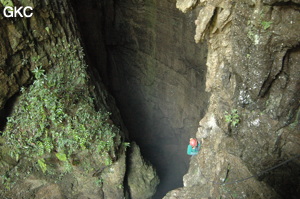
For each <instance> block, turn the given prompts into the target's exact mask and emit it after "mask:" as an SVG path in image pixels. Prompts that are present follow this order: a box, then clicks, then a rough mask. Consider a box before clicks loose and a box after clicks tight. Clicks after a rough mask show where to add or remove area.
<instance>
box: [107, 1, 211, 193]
mask: <svg viewBox="0 0 300 199" xmlns="http://www.w3.org/2000/svg"><path fill="white" fill-rule="evenodd" d="M114 8H115V12H114V13H108V14H109V15H108V17H106V18H107V19H108V21H107V23H106V28H105V29H104V32H106V45H107V49H108V57H109V64H110V65H109V68H108V69H107V74H108V77H109V81H108V84H107V85H108V87H109V88H110V90H111V93H112V94H113V95H114V96H115V98H116V101H117V105H118V107H119V108H120V110H121V113H122V116H123V119H124V122H125V124H126V126H127V127H128V130H129V132H130V137H131V138H132V139H133V140H135V141H136V142H137V144H138V145H139V146H141V152H142V154H143V155H144V156H145V157H146V158H147V159H148V160H149V161H151V163H153V164H154V166H155V167H156V169H157V172H158V174H159V176H160V185H159V187H158V193H157V195H156V196H155V197H156V198H162V197H163V195H164V194H165V193H166V192H167V191H168V190H170V189H173V188H176V187H179V186H182V176H183V174H184V173H185V172H187V169H188V161H189V158H190V157H189V156H188V155H186V147H187V143H188V140H189V138H190V137H191V136H194V135H195V134H194V132H195V131H196V130H197V126H198V124H197V123H198V120H199V119H198V118H201V117H202V116H203V115H204V113H205V110H206V107H207V104H208V93H206V92H205V90H204V88H205V73H206V67H205V62H206V54H207V48H206V46H205V44H195V43H194V41H193V35H194V28H195V25H194V17H196V15H195V14H197V11H194V12H191V13H190V14H189V15H184V14H182V13H180V12H179V11H178V10H177V9H176V7H175V1H170V2H168V1H160V0H154V1H153V0H146V1H126V0H125V1H115V4H114Z"/></svg>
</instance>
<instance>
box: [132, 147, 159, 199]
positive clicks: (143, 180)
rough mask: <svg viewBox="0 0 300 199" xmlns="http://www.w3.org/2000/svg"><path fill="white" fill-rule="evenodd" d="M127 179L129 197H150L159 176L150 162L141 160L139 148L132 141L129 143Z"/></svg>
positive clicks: (133, 198)
mask: <svg viewBox="0 0 300 199" xmlns="http://www.w3.org/2000/svg"><path fill="white" fill-rule="evenodd" d="M130 150H131V152H130V156H129V161H130V162H129V166H128V171H127V172H128V173H127V181H128V187H129V193H130V198H132V199H139V198H151V196H152V195H153V193H155V191H156V186H157V185H158V184H159V178H158V176H157V175H155V174H156V172H155V171H154V170H153V167H152V166H151V164H149V163H147V162H146V161H145V160H143V158H142V156H141V152H140V148H139V147H138V146H137V145H136V144H135V143H134V142H133V143H132V144H131V149H130Z"/></svg>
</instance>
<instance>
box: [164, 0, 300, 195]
mask: <svg viewBox="0 0 300 199" xmlns="http://www.w3.org/2000/svg"><path fill="white" fill-rule="evenodd" d="M190 2H192V1H190ZM186 6H187V7H189V6H190V4H189V3H188V1H187V3H186ZM198 6H199V7H201V10H200V12H199V16H198V18H197V20H196V21H195V23H196V25H197V28H196V34H195V41H196V42H198V41H200V40H202V39H207V42H208V58H207V67H208V68H207V76H206V80H207V81H206V90H207V91H209V92H210V93H211V97H210V104H209V108H208V112H207V114H206V115H205V117H204V118H203V119H202V120H201V121H200V123H199V125H200V127H199V128H198V132H197V138H198V139H200V138H204V143H203V145H202V149H201V152H200V153H199V154H198V155H197V156H196V157H194V158H193V159H192V161H191V162H190V168H189V172H188V173H187V174H186V175H185V176H184V178H183V179H184V186H183V188H180V189H177V190H173V191H171V192H169V193H168V194H167V195H166V196H165V197H164V198H165V199H167V198H218V197H222V198H287V197H288V198H298V197H299V196H300V192H299V190H300V187H299V178H298V177H295V176H299V164H300V162H299V161H300V160H299V158H295V157H299V156H297V155H299V152H300V148H299V139H300V137H299V133H298V132H299V128H300V126H299V105H300V103H299V93H298V90H299V86H300V68H299V59H300V51H299V43H300V39H299V38H300V37H299V27H300V24H299V23H300V21H299V1H291V2H285V1H226V0H224V1H205V0H204V1H199V2H198ZM181 9H182V11H186V10H187V9H189V8H184V7H182V6H181ZM208 16H209V17H208ZM207 17H208V18H209V19H208V18H207ZM200 19H204V21H203V20H202V21H201V20H200ZM296 65H297V66H296ZM225 111H227V112H228V113H225ZM226 120H227V121H228V122H229V123H228V122H226ZM284 160H290V161H289V163H288V164H284V165H281V166H280V167H276V169H275V168H274V169H271V171H270V170H269V168H272V167H274V166H276V165H278V164H279V163H280V162H282V161H284ZM265 170H268V171H269V172H267V173H261V172H263V171H265ZM253 175H254V176H253ZM251 176H253V177H252V178H250V179H248V180H246V179H247V177H251ZM258 176H259V177H258ZM236 181H238V182H236Z"/></svg>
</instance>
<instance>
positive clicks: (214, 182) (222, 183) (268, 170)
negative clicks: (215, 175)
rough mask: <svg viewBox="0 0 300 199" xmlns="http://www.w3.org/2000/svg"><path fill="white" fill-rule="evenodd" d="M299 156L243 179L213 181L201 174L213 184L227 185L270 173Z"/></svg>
mask: <svg viewBox="0 0 300 199" xmlns="http://www.w3.org/2000/svg"><path fill="white" fill-rule="evenodd" d="M299 157H300V155H297V156H295V157H293V158H290V159H288V160H286V161H284V162H281V163H279V164H277V165H275V166H273V167H271V168H268V169H266V170H264V171H262V172H260V173H259V174H254V175H252V176H249V177H246V178H241V179H238V180H233V181H230V182H216V181H211V180H208V179H207V178H206V177H205V176H204V175H203V173H202V172H201V175H202V176H203V177H204V178H205V179H206V181H208V182H212V183H213V184H217V185H226V184H234V183H240V182H243V181H246V180H249V179H250V178H254V177H259V176H261V175H262V174H264V173H268V172H270V171H272V170H274V169H277V168H278V167H280V166H282V165H284V164H287V163H288V162H290V161H292V160H294V159H297V158H299Z"/></svg>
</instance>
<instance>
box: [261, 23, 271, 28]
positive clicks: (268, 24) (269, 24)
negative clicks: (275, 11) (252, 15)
mask: <svg viewBox="0 0 300 199" xmlns="http://www.w3.org/2000/svg"><path fill="white" fill-rule="evenodd" d="M271 24H272V22H271V21H262V22H261V25H262V27H263V29H264V30H267V29H268V28H270V26H271Z"/></svg>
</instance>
